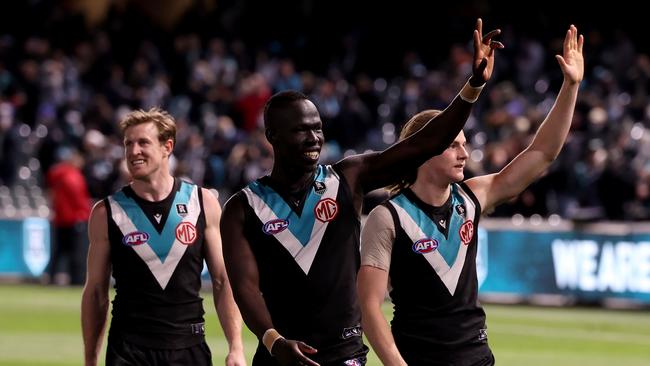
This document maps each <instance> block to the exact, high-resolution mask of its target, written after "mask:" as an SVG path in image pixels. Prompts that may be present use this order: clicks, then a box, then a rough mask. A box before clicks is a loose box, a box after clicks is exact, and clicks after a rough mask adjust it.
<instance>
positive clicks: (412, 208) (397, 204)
mask: <svg viewBox="0 0 650 366" xmlns="http://www.w3.org/2000/svg"><path fill="white" fill-rule="evenodd" d="M451 196H452V197H451V199H452V205H451V207H452V210H451V211H452V213H451V214H452V215H451V220H450V222H449V231H448V233H449V234H448V237H445V234H444V233H442V232H440V230H439V229H438V227H437V226H436V224H435V223H434V222H433V221H432V220H431V218H429V216H428V215H427V214H426V213H424V212H423V211H422V210H421V209H420V208H419V207H418V206H417V205H415V204H414V203H413V202H412V201H411V200H409V199H408V198H407V197H406V196H404V194H403V193H402V194H399V195H397V196H396V197H394V198H392V199H391V200H390V201H389V202H390V203H391V204H392V205H393V207H394V208H395V211H396V212H397V215H398V216H399V221H400V225H401V227H402V229H403V230H404V232H405V233H406V234H407V235H408V237H409V238H410V239H411V241H412V242H413V244H414V245H416V244H417V243H427V242H429V241H430V242H431V243H436V245H437V246H436V248H435V249H434V250H431V251H428V252H426V253H422V255H423V256H424V258H425V259H426V260H427V262H428V263H429V265H431V267H432V268H433V269H434V270H435V271H436V273H437V274H438V276H439V277H440V279H441V280H442V282H443V283H444V284H445V286H446V287H447V289H448V290H449V293H450V294H451V295H453V294H454V292H455V291H456V286H457V285H458V280H459V278H460V274H461V272H462V270H463V265H464V263H465V256H466V254H467V245H463V243H462V242H461V237H460V236H461V227H462V226H463V224H465V222H466V221H467V219H466V218H469V220H471V218H473V217H474V213H475V211H476V206H475V204H474V202H473V201H472V200H471V198H470V197H469V196H468V195H467V193H466V192H464V191H463V189H462V188H461V187H459V186H458V185H456V184H453V185H452V186H451ZM456 207H464V210H457V209H455V208H456ZM459 211H460V212H459ZM461 213H462V214H461Z"/></svg>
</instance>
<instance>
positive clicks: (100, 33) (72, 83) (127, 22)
mask: <svg viewBox="0 0 650 366" xmlns="http://www.w3.org/2000/svg"><path fill="white" fill-rule="evenodd" d="M61 11H63V10H61ZM61 11H59V12H54V13H53V14H52V15H51V16H49V17H47V18H46V19H49V20H50V22H51V23H56V24H59V23H60V24H65V27H66V30H65V33H63V34H64V36H61V34H49V33H44V32H34V34H29V33H25V32H23V33H22V34H19V35H17V34H12V33H11V32H6V33H4V34H3V33H0V185H2V186H6V187H9V189H13V187H16V186H23V187H33V186H41V187H44V185H45V180H44V177H45V176H46V173H47V171H48V170H49V169H50V168H51V167H52V166H53V165H54V164H55V163H56V162H57V161H58V160H61V159H64V158H65V156H66V155H69V154H70V151H71V150H78V151H81V152H82V153H83V157H84V164H83V168H82V172H83V175H84V176H85V178H86V181H87V184H88V189H89V193H90V195H91V197H93V198H94V199H101V198H102V197H105V196H106V195H108V194H110V193H112V192H113V191H114V190H116V189H118V188H119V187H121V186H122V185H124V184H125V183H127V182H128V176H127V173H126V171H125V167H124V162H123V161H122V160H121V157H122V154H123V151H122V144H121V137H120V136H119V131H118V130H117V121H119V120H120V119H121V118H122V116H124V115H125V113H127V112H128V111H130V110H133V109H138V108H143V109H148V108H150V107H152V106H162V107H163V108H165V109H167V110H168V111H169V112H170V113H171V114H172V115H173V116H174V117H175V118H176V121H177V123H178V126H179V129H178V136H177V145H176V147H175V149H174V159H173V167H174V170H175V174H176V175H177V176H182V177H185V178H187V179H189V180H191V181H193V182H196V183H199V184H203V185H205V186H208V187H213V188H216V189H217V190H219V192H220V193H221V199H222V200H223V199H226V198H227V197H229V195H230V193H232V192H234V191H235V190H237V189H239V188H241V187H242V186H243V185H245V184H246V183H248V182H249V181H251V180H253V179H255V178H257V177H259V176H261V175H263V174H265V173H266V172H268V170H269V168H270V167H271V154H272V151H271V148H270V145H269V144H268V143H267V141H266V140H265V137H264V134H263V130H262V127H263V123H262V110H263V106H264V103H265V102H266V100H267V99H268V98H269V97H270V96H271V95H272V94H273V93H275V92H278V91H281V90H285V89H297V90H300V91H302V92H304V93H305V94H307V95H308V96H309V97H310V98H311V99H312V100H313V101H314V102H315V103H316V105H317V107H318V108H319V110H320V112H321V116H322V118H323V120H324V125H325V127H324V129H325V137H326V146H325V147H324V151H323V154H322V155H321V159H322V162H323V163H328V162H334V161H336V160H338V159H340V158H342V157H344V156H347V155H350V154H354V153H359V152H364V151H369V150H379V149H384V148H385V147H387V146H389V145H390V144H391V143H393V142H394V141H395V140H396V136H397V135H398V134H399V129H400V127H401V125H402V124H403V123H404V122H405V121H406V120H407V119H408V118H409V117H410V116H411V115H413V114H415V113H416V112H418V111H421V110H423V109H429V108H434V109H442V108H444V107H445V106H446V105H447V104H448V103H449V102H450V100H451V99H452V98H453V97H454V96H455V95H456V93H457V92H458V90H459V89H460V87H461V86H462V85H463V84H464V83H465V81H466V80H467V78H468V77H469V75H470V73H471V61H472V48H471V30H472V28H471V25H470V27H469V28H468V29H465V30H463V31H464V32H465V33H463V34H462V36H463V37H460V38H459V39H463V41H458V42H457V41H454V42H450V46H449V47H445V48H443V49H438V51H437V52H439V53H441V57H440V58H439V59H440V60H441V61H440V62H429V61H428V60H425V58H426V57H423V53H422V52H420V51H418V50H412V51H408V50H407V51H405V52H403V53H401V54H400V55H399V59H400V60H401V61H400V62H399V63H398V64H397V65H391V67H390V68H389V67H387V68H386V70H385V71H384V72H382V68H381V67H378V66H377V65H374V67H372V68H368V69H367V70H372V71H366V70H364V68H363V66H362V65H361V64H360V60H363V58H364V55H363V54H362V53H361V51H362V50H363V49H362V48H360V47H359V45H358V38H357V37H355V33H354V32H351V33H349V34H346V35H344V36H343V37H341V38H340V39H339V40H336V41H334V40H332V42H337V47H336V52H333V53H332V54H326V55H321V59H323V60H327V62H326V65H325V66H323V65H318V67H311V65H310V64H308V63H307V62H304V60H305V57H304V55H300V48H299V47H298V48H296V47H295V45H294V46H293V47H292V48H291V49H288V48H287V47H286V46H285V45H284V44H283V43H282V42H279V41H276V42H260V43H250V42H245V41H243V40H241V39H238V38H237V37H234V36H233V35H231V34H227V33H225V32H224V33H222V34H204V33H202V32H201V31H200V30H192V29H191V27H184V28H183V29H176V30H173V31H169V30H166V31H163V30H159V31H157V32H154V31H151V30H149V31H146V32H142V31H138V32H136V31H134V29H135V28H134V27H137V26H138V24H137V22H138V20H137V19H135V20H134V17H129V16H128V14H126V13H125V10H124V9H120V8H111V9H110V11H109V13H108V15H107V17H106V19H105V20H104V21H103V22H102V23H101V24H100V25H98V26H95V27H92V28H91V29H89V27H88V26H86V25H84V23H83V19H79V17H78V16H77V15H75V14H73V13H70V14H66V13H61ZM57 22H58V23H57ZM489 28H491V27H489ZM49 29H52V28H49ZM54 29H58V28H54ZM146 29H150V28H146ZM502 29H503V34H502V36H500V40H501V41H502V42H503V43H504V44H505V45H506V49H504V50H502V52H500V54H499V55H498V57H497V61H496V73H495V75H494V77H493V79H492V80H491V81H490V82H489V84H488V85H487V86H486V88H485V89H484V91H483V95H482V96H481V97H480V99H479V101H478V102H477V104H476V106H475V108H474V112H473V115H472V117H471V118H470V120H469V121H468V123H467V125H466V128H465V131H466V135H467V138H468V151H469V152H470V159H469V162H468V164H467V174H466V176H467V177H470V176H472V175H474V174H485V173H490V172H496V171H498V170H499V169H501V168H503V167H504V164H506V163H507V162H508V161H510V160H511V159H512V158H513V157H514V156H516V154H518V153H519V152H520V151H521V150H522V149H523V148H524V147H525V146H526V145H527V144H528V142H529V141H530V139H531V137H532V133H534V131H535V130H536V129H537V126H538V125H539V124H540V123H541V122H542V118H543V116H545V115H546V113H547V112H548V110H549V109H550V108H551V106H552V103H553V100H554V97H555V94H556V92H557V91H558V89H559V86H560V84H561V81H562V80H561V77H562V74H561V72H560V69H559V66H558V65H557V62H556V61H555V59H554V57H553V56H554V55H555V54H557V53H561V50H560V47H561V45H562V39H563V37H564V34H563V30H564V29H566V25H562V26H561V27H557V31H556V32H554V33H557V34H548V35H546V36H545V37H529V36H527V35H525V34H524V35H518V33H517V29H515V28H514V27H508V26H507V25H505V26H503V28H502ZM263 31H264V30H260V32H263ZM62 32H63V31H62ZM585 37H586V45H585V56H586V65H587V72H586V77H585V80H584V81H583V83H582V86H581V88H582V90H581V92H580V95H579V102H578V107H577V110H576V113H575V117H574V122H573V126H572V131H571V133H570V135H569V138H568V141H567V143H566V146H565V147H564V149H563V151H562V153H561V155H560V157H559V158H558V160H557V161H556V162H555V163H554V165H553V166H552V167H551V169H549V171H548V172H547V173H546V174H545V175H544V176H543V177H542V178H541V179H540V180H539V181H538V182H536V183H535V184H533V185H532V186H530V187H529V188H528V189H527V190H526V191H525V192H524V193H522V194H521V195H520V196H519V197H518V198H517V199H515V200H513V201H512V202H508V203H507V204H504V205H502V206H501V207H499V208H498V209H497V210H496V211H495V212H493V213H492V215H493V216H511V215H513V214H516V213H519V214H522V215H524V216H531V215H533V214H538V215H541V216H543V217H547V216H549V215H551V214H557V215H560V216H561V217H564V218H567V219H573V220H647V219H650V159H649V158H650V143H649V140H650V131H649V130H648V128H649V127H650V107H649V105H650V103H649V102H650V57H649V55H648V54H647V53H643V52H642V51H640V50H638V49H637V48H636V47H635V44H634V42H633V41H632V40H631V39H630V38H629V36H628V35H626V34H625V33H623V32H618V33H615V34H614V36H608V37H604V36H603V34H600V33H599V32H598V31H597V30H590V31H589V33H587V34H585ZM427 52H430V50H429V51H427ZM375 62H376V63H378V64H379V65H381V62H382V61H381V60H380V59H378V60H375ZM378 70H379V71H378ZM0 193H2V192H0Z"/></svg>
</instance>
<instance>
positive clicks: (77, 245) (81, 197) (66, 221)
mask: <svg viewBox="0 0 650 366" xmlns="http://www.w3.org/2000/svg"><path fill="white" fill-rule="evenodd" d="M58 155H59V158H60V162H58V163H57V164H55V165H53V166H52V167H51V168H50V169H49V171H48V172H47V186H48V189H49V195H50V198H51V201H52V211H53V214H54V218H53V222H52V223H53V230H54V235H53V239H54V240H53V241H52V249H51V251H50V253H51V255H50V263H49V265H48V269H47V274H48V275H49V281H50V282H52V283H62V281H66V282H67V281H69V283H70V284H72V285H82V284H83V283H84V281H85V275H86V265H85V261H86V259H85V258H86V253H87V250H88V237H87V235H86V227H87V225H88V217H89V215H90V204H91V202H90V194H89V193H88V187H87V185H86V179H85V178H84V176H83V174H82V173H81V168H82V167H83V164H84V159H83V157H82V155H81V153H80V152H79V151H78V150H77V149H76V148H74V147H66V146H63V147H60V148H59V150H58ZM62 265H65V266H66V268H65V270H64V271H63V272H64V274H65V275H67V277H68V278H67V279H65V280H62V281H57V278H56V277H55V276H56V275H57V274H58V273H59V272H60V271H61V270H62V269H64V268H62Z"/></svg>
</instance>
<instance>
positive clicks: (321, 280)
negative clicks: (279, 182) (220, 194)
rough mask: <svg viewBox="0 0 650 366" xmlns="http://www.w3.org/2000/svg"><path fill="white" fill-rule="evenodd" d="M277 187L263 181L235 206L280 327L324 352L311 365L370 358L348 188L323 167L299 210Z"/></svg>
mask: <svg viewBox="0 0 650 366" xmlns="http://www.w3.org/2000/svg"><path fill="white" fill-rule="evenodd" d="M272 184H273V183H272V182H271V181H270V179H269V177H264V178H261V179H258V180H257V181H255V182H252V183H251V184H249V185H248V186H247V187H246V188H244V189H243V190H242V191H240V192H238V193H237V195H236V196H235V199H241V200H243V201H244V202H245V204H244V207H247V209H246V210H245V211H246V212H245V223H244V233H245V236H246V239H247V240H248V243H249V245H250V247H251V249H252V251H253V254H254V256H255V259H256V260H257V266H258V270H259V278H260V290H261V292H262V295H263V296H264V300H265V301H266V305H267V307H268V310H269V312H270V314H271V318H272V320H273V325H274V327H275V328H276V329H277V330H278V331H279V332H280V334H282V335H283V336H284V337H286V338H288V339H296V340H301V341H304V342H305V343H307V344H309V345H311V346H313V347H315V348H316V349H318V353H317V354H315V355H313V359H314V360H315V361H316V362H319V363H321V364H323V363H327V362H332V361H335V360H341V359H344V358H352V357H360V356H365V354H366V353H367V347H365V346H364V345H363V341H362V337H361V325H360V323H361V313H360V308H359V305H358V301H357V292H356V277H357V271H358V270H359V263H360V253H359V233H360V221H359V217H358V215H357V213H356V212H355V210H354V206H353V202H352V194H351V192H350V189H349V187H348V186H347V184H346V182H345V180H344V179H342V178H341V177H340V175H339V174H338V173H337V172H336V171H335V169H334V168H333V167H331V166H323V165H319V166H318V168H317V172H316V176H315V180H314V182H313V184H312V185H311V187H310V188H309V190H308V192H306V195H305V199H304V201H303V203H302V206H301V207H297V206H292V205H289V204H288V203H287V200H285V198H284V197H282V196H281V195H280V194H279V193H278V190H276V189H274V188H273V187H271V185H272ZM257 352H258V353H260V352H263V353H264V352H266V353H268V352H267V350H266V349H265V348H264V347H259V348H258V351H257ZM309 357H312V356H309ZM265 358H268V357H267V356H265V355H263V354H260V355H256V359H260V360H261V359H265Z"/></svg>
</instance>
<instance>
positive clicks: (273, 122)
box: [264, 90, 309, 130]
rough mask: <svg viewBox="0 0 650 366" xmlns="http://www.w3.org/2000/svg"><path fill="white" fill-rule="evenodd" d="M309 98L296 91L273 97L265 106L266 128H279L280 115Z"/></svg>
mask: <svg viewBox="0 0 650 366" xmlns="http://www.w3.org/2000/svg"><path fill="white" fill-rule="evenodd" d="M308 99H309V98H307V96H306V95H305V94H303V93H301V92H299V91H296V90H285V91H281V92H279V93H276V94H275V95H273V96H272V97H271V98H270V99H269V100H268V102H266V105H265V106H264V128H265V129H267V130H268V129H270V128H272V127H273V126H277V124H278V122H279V120H280V119H281V118H282V117H281V116H280V113H281V112H282V111H283V110H284V109H286V108H287V107H289V106H290V105H291V104H292V103H294V102H296V101H300V100H308Z"/></svg>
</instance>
